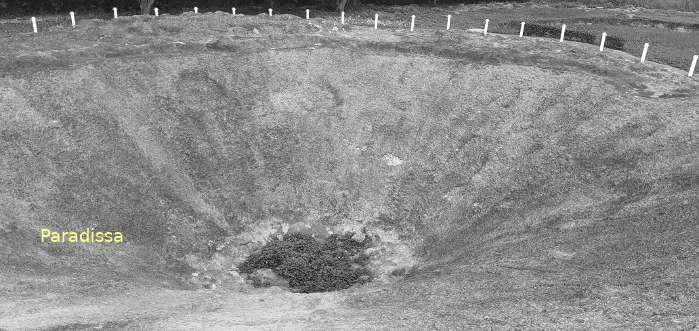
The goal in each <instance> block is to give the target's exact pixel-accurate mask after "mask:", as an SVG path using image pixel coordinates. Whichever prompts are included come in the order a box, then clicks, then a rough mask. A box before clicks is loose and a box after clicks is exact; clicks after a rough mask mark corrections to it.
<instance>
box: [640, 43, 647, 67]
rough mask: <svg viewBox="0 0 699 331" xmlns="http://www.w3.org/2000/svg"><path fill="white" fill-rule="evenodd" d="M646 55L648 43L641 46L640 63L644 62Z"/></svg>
mask: <svg viewBox="0 0 699 331" xmlns="http://www.w3.org/2000/svg"><path fill="white" fill-rule="evenodd" d="M646 55H648V43H645V44H644V45H643V54H641V63H644V62H646Z"/></svg>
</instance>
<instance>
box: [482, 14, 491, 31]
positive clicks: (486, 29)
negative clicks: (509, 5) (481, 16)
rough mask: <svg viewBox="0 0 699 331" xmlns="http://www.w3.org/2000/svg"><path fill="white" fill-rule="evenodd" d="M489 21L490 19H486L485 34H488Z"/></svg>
mask: <svg viewBox="0 0 699 331" xmlns="http://www.w3.org/2000/svg"><path fill="white" fill-rule="evenodd" d="M488 23H490V19H487V18H486V19H485V27H483V35H487V34H488Z"/></svg>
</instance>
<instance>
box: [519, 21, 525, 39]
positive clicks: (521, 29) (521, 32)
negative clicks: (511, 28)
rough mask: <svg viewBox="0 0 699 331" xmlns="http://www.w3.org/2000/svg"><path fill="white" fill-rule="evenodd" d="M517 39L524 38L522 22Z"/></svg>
mask: <svg viewBox="0 0 699 331" xmlns="http://www.w3.org/2000/svg"><path fill="white" fill-rule="evenodd" d="M519 37H520V38H522V37H524V22H522V25H521V26H520V28H519Z"/></svg>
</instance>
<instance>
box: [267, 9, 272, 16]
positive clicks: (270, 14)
mask: <svg viewBox="0 0 699 331" xmlns="http://www.w3.org/2000/svg"><path fill="white" fill-rule="evenodd" d="M267 12H269V16H272V8H270V9H267Z"/></svg>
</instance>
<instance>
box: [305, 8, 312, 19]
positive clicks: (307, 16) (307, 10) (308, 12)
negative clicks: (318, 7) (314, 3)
mask: <svg viewBox="0 0 699 331" xmlns="http://www.w3.org/2000/svg"><path fill="white" fill-rule="evenodd" d="M306 19H307V20H310V19H311V10H310V9H306Z"/></svg>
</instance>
